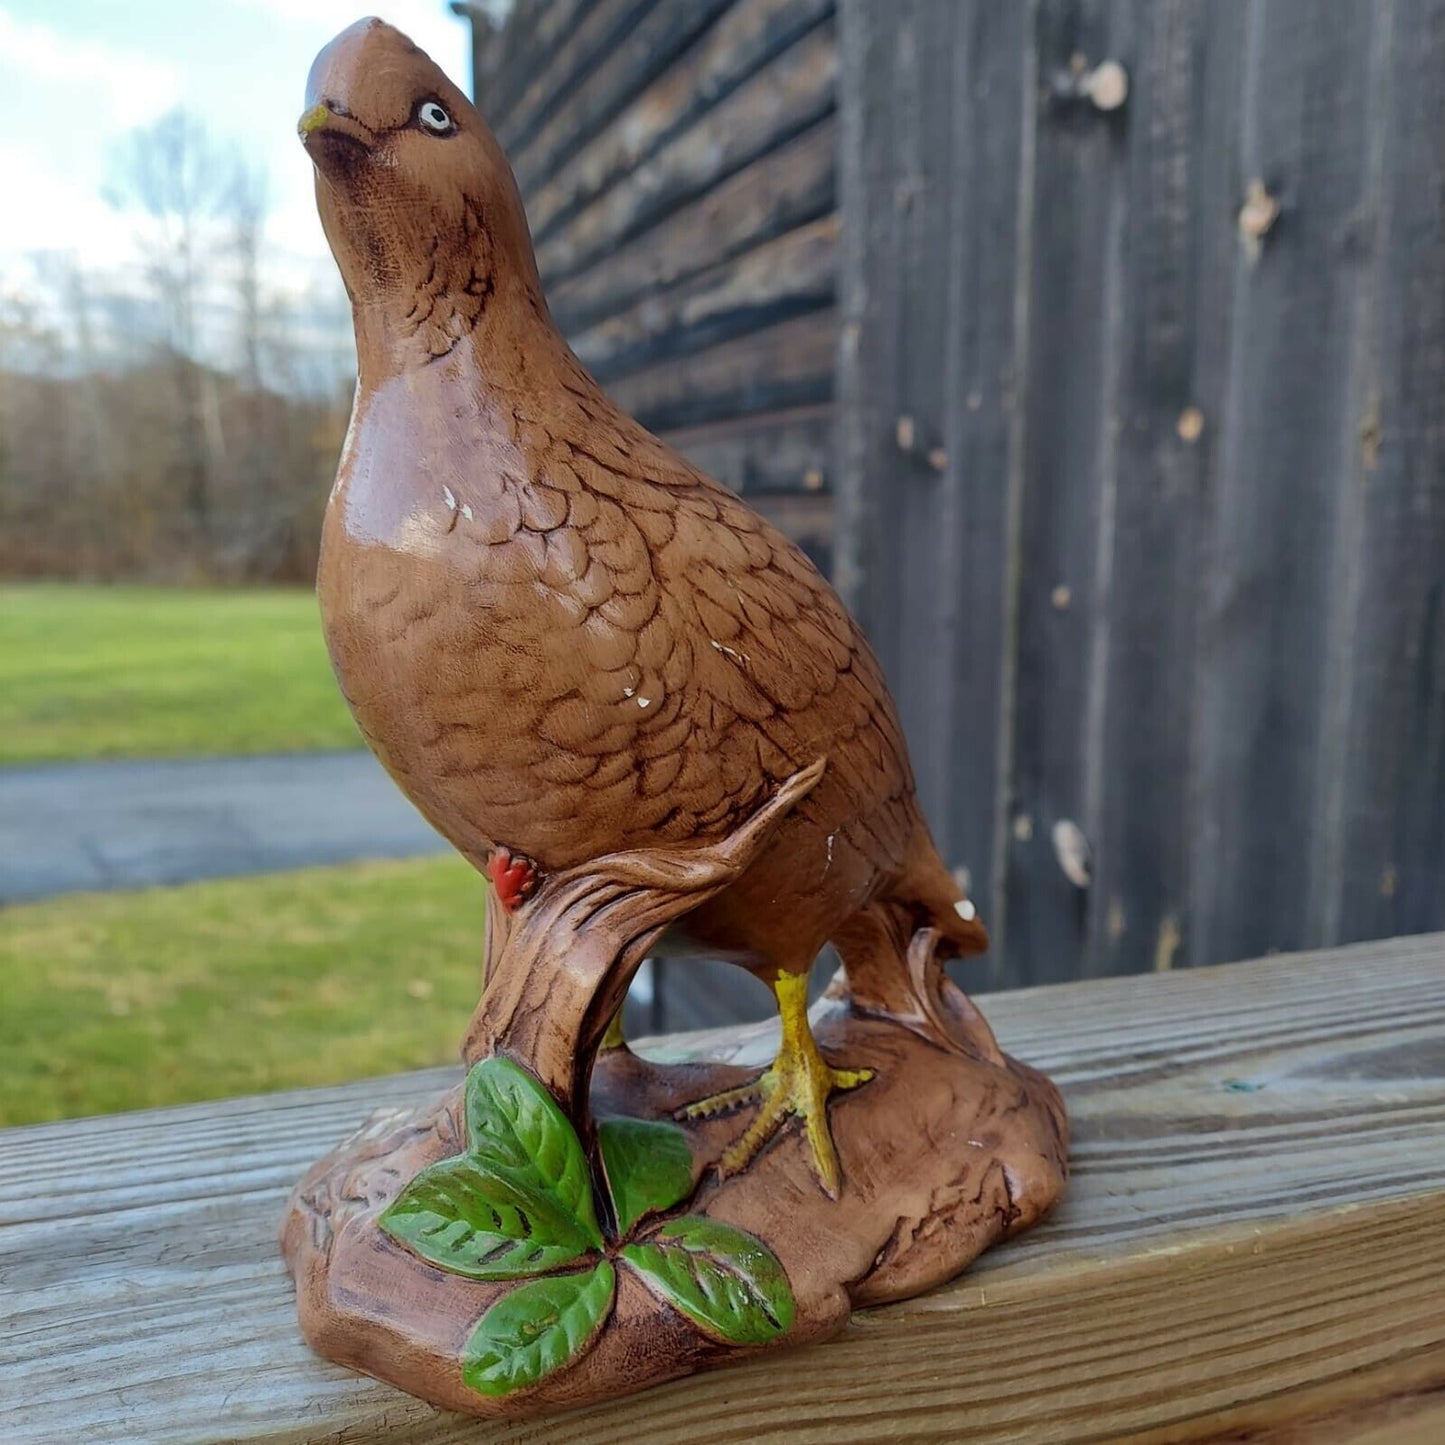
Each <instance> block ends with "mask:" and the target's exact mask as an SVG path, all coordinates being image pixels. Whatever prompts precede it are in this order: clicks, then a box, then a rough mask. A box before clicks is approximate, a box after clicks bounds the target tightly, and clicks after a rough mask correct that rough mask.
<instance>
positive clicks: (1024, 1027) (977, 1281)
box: [0, 935, 1445, 1445]
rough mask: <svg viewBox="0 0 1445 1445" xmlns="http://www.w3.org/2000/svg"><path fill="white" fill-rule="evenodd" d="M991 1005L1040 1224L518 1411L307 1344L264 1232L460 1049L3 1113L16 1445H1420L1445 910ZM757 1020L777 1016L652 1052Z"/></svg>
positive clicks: (1425, 1404) (1436, 1303)
mask: <svg viewBox="0 0 1445 1445" xmlns="http://www.w3.org/2000/svg"><path fill="white" fill-rule="evenodd" d="M989 1014H990V1017H991V1019H992V1021H993V1023H994V1025H995V1028H996V1030H997V1032H998V1034H999V1038H1000V1042H1001V1043H1002V1044H1003V1045H1004V1046H1005V1047H1006V1048H1008V1049H1009V1050H1010V1051H1011V1052H1013V1053H1015V1054H1017V1055H1019V1056H1021V1057H1023V1058H1026V1059H1028V1060H1029V1061H1030V1062H1032V1063H1034V1064H1036V1065H1038V1066H1041V1067H1043V1068H1046V1069H1048V1070H1049V1072H1050V1073H1051V1074H1053V1076H1054V1077H1055V1078H1056V1079H1057V1080H1058V1081H1059V1083H1060V1084H1061V1086H1062V1087H1063V1089H1064V1092H1065V1094H1066V1097H1067V1100H1068V1104H1069V1109H1070V1112H1071V1115H1072V1118H1073V1121H1074V1126H1075V1141H1076V1142H1075V1146H1074V1151H1073V1159H1074V1170H1075V1174H1074V1182H1073V1184H1072V1186H1071V1193H1070V1195H1069V1197H1068V1199H1067V1201H1066V1203H1065V1205H1064V1206H1063V1208H1062V1209H1061V1210H1060V1211H1059V1213H1058V1215H1057V1216H1056V1217H1055V1218H1053V1219H1052V1220H1051V1221H1049V1222H1047V1223H1045V1224H1044V1225H1042V1226H1040V1227H1039V1228H1038V1229H1037V1230H1036V1231H1034V1232H1033V1233H1032V1234H1031V1235H1030V1236H1028V1237H1027V1238H1026V1239H1025V1240H1022V1241H1020V1242H1019V1243H1017V1244H1014V1245H1009V1246H1005V1247H1003V1248H1001V1249H999V1250H997V1251H995V1252H994V1253H992V1254H990V1255H989V1256H987V1257H985V1259H983V1260H982V1261H981V1262H980V1263H979V1264H978V1265H977V1266H976V1267H975V1268H974V1269H973V1270H971V1271H970V1272H969V1274H967V1275H966V1276H965V1277H964V1278H963V1279H962V1280H960V1281H959V1282H957V1283H956V1284H954V1285H952V1286H949V1287H947V1288H945V1289H942V1290H938V1291H935V1292H934V1293H932V1294H930V1295H927V1296H924V1297H923V1298H920V1299H916V1300H913V1301H909V1302H907V1303H904V1304H900V1305H892V1306H888V1307H886V1308H883V1309H878V1310H872V1311H867V1312H864V1313H861V1314H859V1315H858V1316H856V1317H855V1318H854V1321H853V1323H852V1325H851V1326H850V1327H849V1329H848V1331H847V1332H846V1333H845V1335H844V1336H843V1337H842V1338H841V1339H840V1340H839V1341H837V1342H835V1343H832V1344H829V1345H826V1346H821V1347H819V1348H817V1349H814V1350H810V1351H804V1352H800V1353H798V1354H796V1355H793V1356H787V1357H782V1358H779V1359H777V1360H775V1361H769V1362H766V1363H762V1364H759V1365H757V1366H749V1367H745V1368H744V1369H742V1370H731V1371H727V1372H724V1373H721V1374H717V1375H712V1376H707V1377H700V1378H696V1379H693V1380H689V1381H685V1382H683V1383H681V1384H678V1385H675V1386H669V1387H667V1388H665V1389H662V1390H659V1391H656V1392H654V1393H652V1394H649V1395H645V1396H641V1397H638V1398H637V1399H635V1400H632V1401H627V1402H622V1403H619V1404H617V1405H615V1406H609V1407H606V1408H603V1409H599V1410H596V1411H593V1412H590V1413H589V1414H587V1415H583V1416H571V1417H565V1418H563V1419H560V1420H552V1421H542V1422H538V1423H535V1424H531V1425H524V1426H514V1427H510V1428H499V1429H486V1428H483V1427H479V1426H478V1425H477V1424H476V1423H475V1422H472V1421H464V1420H462V1419H460V1418H459V1417H456V1416H446V1415H438V1414H437V1413H436V1412H434V1411H432V1410H431V1409H430V1408H428V1407H426V1406H423V1405H420V1404H418V1403H416V1402H414V1401H410V1400H408V1399H406V1398H405V1397H403V1396H400V1395H398V1394H396V1393H395V1392H394V1391H391V1390H388V1389H385V1388H383V1387H382V1386H380V1385H377V1384H375V1383H373V1382H370V1381H367V1380H364V1379H361V1378H358V1377H355V1376H351V1375H348V1374H347V1373H346V1372H344V1371H341V1370H338V1369H334V1368H332V1367H329V1366H326V1365H324V1364H322V1363H320V1362H318V1361H317V1360H315V1359H314V1358H312V1357H311V1356H310V1355H309V1354H308V1353H307V1352H306V1350H305V1348H304V1347H303V1346H302V1345H301V1343H300V1340H299V1338H298V1337H297V1334H296V1330H295V1322H294V1316H293V1303H292V1299H291V1295H290V1289H289V1285H288V1283H287V1281H286V1278H285V1275H284V1271H283V1270H282V1267H281V1264H280V1261H279V1258H278V1257H277V1255H276V1249H275V1238H274V1235H275V1230H276V1228H277V1225H278V1223H279V1220H280V1215H281V1210H282V1207H283V1204H284V1201H285V1198H286V1194H287V1191H288V1190H289V1188H290V1186H291V1185H292V1183H294V1181H295V1179H296V1177H298V1176H299V1174H300V1173H301V1172H302V1170H303V1169H304V1167H305V1166H306V1165H307V1164H309V1163H310V1161H311V1160H313V1159H314V1158H315V1157H317V1156H318V1155H319V1154H320V1153H321V1152H323V1151H324V1150H325V1149H327V1148H329V1147H330V1146H331V1145H332V1144H334V1143H335V1142H337V1140H339V1139H340V1138H341V1137H342V1136H343V1135H344V1134H345V1133H346V1132H347V1131H348V1130H350V1129H351V1128H353V1127H354V1126H355V1125H356V1124H357V1123H358V1122H359V1121H360V1119H361V1118H362V1117H363V1116H364V1115H365V1114H366V1113H367V1112H368V1111H369V1110H370V1109H373V1108H376V1107H378V1106H382V1105H390V1104H408V1103H413V1102H417V1101H420V1100H423V1099H425V1098H427V1097H429V1096H430V1095H432V1094H433V1093H435V1092H437V1091H439V1090H440V1089H441V1088H442V1087H444V1086H446V1085H448V1084H450V1083H452V1082H454V1081H455V1079H456V1077H457V1073H456V1071H454V1070H432V1071H429V1072H427V1073H423V1074H416V1075H409V1076H406V1077H403V1078H395V1079H387V1080H368V1081H364V1082H362V1083H358V1084H353V1085H348V1086H345V1087H343V1088H336V1089H326V1090H316V1091H310V1092H305V1093H293V1094H279V1095H275V1096H272V1097H270V1098H260V1099H240V1100H233V1101H229V1102H225V1103H218V1104H212V1105H202V1106H196V1107H191V1108H186V1109H175V1110H166V1111H158V1112H153V1113H145V1114H137V1115H130V1116H124V1117H121V1118H114V1119H97V1120H83V1121H77V1122H73V1123H70V1124H62V1125H46V1126H41V1127H37V1128H33V1129H21V1130H12V1131H9V1132H8V1133H5V1134H0V1289H3V1291H4V1294H3V1330H0V1378H3V1380H4V1388H3V1390H0V1439H3V1440H5V1441H6V1442H7V1445H39V1442H53V1441H56V1440H59V1439H64V1440H66V1441H77V1442H110V1441H123V1440H124V1441H135V1440H145V1441H149V1442H155V1445H179V1442H196V1441H214V1440H218V1439H226V1440H237V1441H247V1442H267V1445H298V1442H302V1441H322V1440H324V1441H331V1442H341V1441H346V1442H348V1445H359V1442H363V1441H370V1440H378V1441H379V1440H386V1441H388V1442H394V1445H421V1442H428V1445H442V1442H461V1441H468V1442H480V1441H498V1442H500V1441H517V1442H520V1441H539V1440H553V1439H556V1440H567V1441H569V1442H576V1445H594V1442H595V1445H601V1442H613V1441H616V1440H618V1439H627V1440H629V1441H634V1442H639V1445H641V1442H645V1441H650V1440H656V1441H673V1440H677V1439H690V1440H694V1441H698V1442H709V1445H710V1442H739V1445H740V1442H743V1441H752V1440H760V1439H780V1440H781V1439H787V1440H790V1441H800V1442H823V1441H838V1440H856V1441H870V1440H879V1441H882V1440H890V1441H898V1440H936V1439H939V1438H945V1439H960V1438H967V1439H969V1440H970V1441H976V1442H988V1441H1003V1440H1021V1439H1024V1440H1030V1441H1042V1442H1047V1441H1062V1440H1081V1439H1088V1440H1095V1441H1097V1440H1105V1439H1118V1438H1120V1437H1122V1436H1125V1435H1128V1436H1130V1437H1131V1438H1142V1439H1149V1440H1158V1441H1169V1440H1187V1439H1196V1440H1197V1439H1210V1438H1214V1439H1220V1438H1227V1439H1231V1440H1256V1439H1257V1440H1261V1441H1280V1442H1283V1441H1286V1440H1288V1441H1292V1442H1293V1441H1298V1440H1306V1439H1308V1440H1311V1441H1313V1440H1325V1441H1329V1442H1335V1441H1345V1440H1352V1441H1365V1440H1373V1441H1384V1440H1395V1439H1403V1440H1407V1441H1408V1440H1412V1439H1413V1440H1418V1441H1421V1442H1424V1441H1426V1440H1433V1439H1434V1438H1435V1436H1434V1435H1432V1434H1430V1433H1428V1432H1429V1431H1430V1430H1431V1429H1432V1428H1434V1426H1435V1425H1436V1424H1437V1423H1438V1421H1439V1419H1440V1416H1441V1411H1440V1409H1439V1405H1440V1401H1439V1397H1438V1391H1439V1390H1440V1388H1441V1386H1442V1384H1445V1312H1442V1310H1441V1308H1440V1300H1441V1298H1442V1295H1445V935H1435V936H1430V937H1422V938H1413V939H1401V940H1397V941H1395V942H1392V943H1389V944H1375V945H1364V946H1360V947H1356V948H1350V949H1342V950H1338V951H1335V952H1332V953H1327V954H1313V955H1311V954H1302V955H1298V956H1290V957H1281V958H1274V959H1269V960H1265V961H1261V962H1258V963H1251V964H1241V965H1236V966H1232V967H1225V968H1217V969H1201V970H1194V971H1189V972H1182V973H1172V974H1164V975H1155V976H1151V977H1142V978H1121V979H1113V980H1107V981H1096V982H1091V983H1083V984H1073V985H1065V986H1061V987H1055V988H1050V989H1044V990H1034V991H1029V992H1023V993H1016V994H1006V995H995V996H994V997H992V998H991V999H990V1001H989ZM772 1047H773V1036H772V1035H771V1033H770V1031H769V1030H766V1029H763V1030H759V1031H753V1032H751V1033H748V1034H745V1035H743V1036H741V1037H740V1036H738V1035H728V1036H726V1037H725V1038H723V1039H714V1038H709V1037H708V1036H705V1035H700V1036H693V1037H692V1038H691V1039H687V1040H672V1041H666V1042H661V1041H660V1042H659V1044H658V1045H657V1046H656V1048H655V1049H653V1050H650V1051H652V1052H657V1051H661V1052H664V1053H667V1054H669V1055H672V1056H678V1055H682V1054H688V1055H695V1054H697V1053H699V1052H701V1051H708V1052H711V1053H713V1054H715V1055H718V1054H723V1055H726V1056H728V1057H731V1058H733V1059H735V1060H737V1061H740V1062H753V1061H761V1060H765V1059H766V1058H767V1057H768V1056H769V1055H770V1053H771V1049H772ZM880 1381H881V1382H886V1383H885V1384H880ZM1432 1392H1436V1393H1434V1394H1432ZM1394 1396H1398V1397H1400V1398H1399V1400H1398V1401H1397V1402H1396V1404H1395V1405H1393V1406H1389V1407H1387V1406H1386V1405H1385V1404H1384V1403H1383V1402H1384V1401H1385V1400H1386V1399H1389V1398H1390V1397H1394ZM1304 1421H1315V1422H1317V1423H1319V1424H1320V1429H1321V1430H1324V1429H1325V1428H1326V1426H1328V1429H1329V1430H1330V1431H1332V1432H1333V1433H1322V1434H1318V1435H1317V1434H1313V1433H1309V1434H1305V1433H1298V1432H1299V1431H1300V1430H1301V1429H1302V1426H1301V1422H1304ZM1401 1422H1404V1425H1402V1424H1401ZM1405 1425H1408V1427H1409V1429H1410V1431H1411V1432H1413V1433H1412V1434H1404V1433H1392V1432H1395V1431H1396V1427H1397V1426H1400V1429H1401V1430H1402V1431H1403V1429H1404V1426H1405ZM1311 1429H1313V1426H1311ZM1292 1432H1294V1433H1292Z"/></svg>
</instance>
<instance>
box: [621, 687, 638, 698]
mask: <svg viewBox="0 0 1445 1445" xmlns="http://www.w3.org/2000/svg"><path fill="white" fill-rule="evenodd" d="M636 691H637V689H636V688H635V687H624V688H623V689H622V696H623V697H631V696H632V694H633V693H634V692H636Z"/></svg>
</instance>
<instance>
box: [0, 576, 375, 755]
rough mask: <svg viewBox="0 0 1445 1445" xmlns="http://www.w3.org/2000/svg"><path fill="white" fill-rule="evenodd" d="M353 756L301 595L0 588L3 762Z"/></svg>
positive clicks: (312, 605)
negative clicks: (297, 753)
mask: <svg viewBox="0 0 1445 1445" xmlns="http://www.w3.org/2000/svg"><path fill="white" fill-rule="evenodd" d="M358 746H360V739H359V738H358V736H357V733H356V729H355V727H354V726H353V724H352V721H351V717H350V715H349V714H348V712H347V711H346V705H345V703H344V702H343V701H342V699H341V694H340V693H339V692H338V691H337V687H336V681H335V679H334V678H333V677H332V675H331V667H330V664H329V663H328V661H327V657H326V647H325V644H324V643H323V642H322V640H321V619H320V617H319V615H318V613H317V610H316V598H315V597H314V596H313V595H312V593H311V592H309V591H306V590H303V589H301V588H285V589H281V588H272V589H265V590H260V589H258V590H222V589H206V588H162V587H79V586H70V585H59V584H48V583H47V584H40V585H28V584H7V585H5V586H0V763H21V762H42V761H46V760H52V759H60V758H113V757H184V756H188V755H196V754H203V753H222V754H225V753H232V754H233V753H268V752H289V751H293V750H300V749H310V748H346V747H358Z"/></svg>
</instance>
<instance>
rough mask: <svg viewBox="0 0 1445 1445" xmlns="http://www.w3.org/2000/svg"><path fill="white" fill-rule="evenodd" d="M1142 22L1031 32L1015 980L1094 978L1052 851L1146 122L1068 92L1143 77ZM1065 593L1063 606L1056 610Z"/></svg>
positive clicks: (1084, 724) (1012, 853)
mask: <svg viewBox="0 0 1445 1445" xmlns="http://www.w3.org/2000/svg"><path fill="white" fill-rule="evenodd" d="M1133 20H1134V7H1133V5H1132V4H1129V3H1125V0H1043V3H1042V4H1041V5H1040V7H1039V14H1038V23H1037V26H1036V28H1035V33H1034V37H1033V42H1034V45H1035V47H1036V56H1037V65H1038V76H1039V91H1040V99H1039V102H1038V103H1039V106H1040V111H1039V115H1038V123H1037V139H1036V150H1035V161H1034V176H1033V195H1032V199H1031V206H1030V211H1031V217H1032V225H1033V238H1032V251H1033V260H1032V286H1031V295H1030V301H1029V316H1030V326H1029V335H1028V340H1027V345H1028V360H1027V367H1028V392H1027V412H1026V420H1025V424H1024V432H1025V455H1024V466H1023V478H1024V480H1023V487H1024V491H1023V518H1022V528H1021V548H1022V568H1021V580H1020V587H1019V596H1018V624H1017V626H1018V633H1017V661H1016V668H1017V674H1016V684H1015V697H1014V720H1015V721H1014V731H1013V736H1012V739H1011V755H1012V773H1011V777H1010V779H1009V789H1010V813H1009V819H1008V836H1007V850H1008V851H1007V857H1008V865H1007V880H1006V888H1005V893H1004V898H1005V911H1004V917H1003V920H1002V923H1003V929H1004V950H1003V960H1002V961H1003V968H1004V977H1005V978H1006V979H1007V980H1008V981H1009V982H1011V983H1014V984H1019V983H1042V982H1049V981H1053V980H1057V979H1064V978H1073V977H1077V976H1078V974H1079V973H1080V972H1081V970H1082V966H1083V957H1084V947H1085V939H1086V931H1087V927H1088V918H1089V910H1090V906H1091V902H1092V899H1091V894H1090V890H1089V889H1088V888H1087V887H1084V886H1080V880H1082V879H1084V878H1085V877H1086V876H1087V875H1086V873H1085V872H1084V871H1082V870H1083V868H1084V866H1085V860H1084V858H1083V856H1082V855H1081V854H1079V853H1078V852H1077V850H1074V852H1072V853H1070V854H1069V855H1068V856H1069V857H1070V858H1071V860H1072V861H1071V867H1072V868H1073V869H1074V876H1073V877H1072V878H1071V877H1070V876H1069V874H1068V873H1066V872H1065V870H1064V868H1063V867H1061V866H1060V862H1059V856H1058V855H1059V850H1058V847H1057V846H1056V839H1061V840H1064V841H1068V840H1071V839H1077V838H1079V837H1085V838H1086V837H1087V827H1088V824H1089V818H1088V816H1087V807H1088V803H1089V801H1090V800H1089V798H1088V796H1087V792H1088V777H1087V768H1086V757H1087V751H1088V740H1089V736H1090V732H1091V729H1092V728H1094V727H1095V726H1096V724H1095V721H1094V717H1093V716H1091V712H1090V709H1091V707H1094V708H1097V707H1099V706H1100V705H1101V702H1102V699H1101V697H1100V689H1101V688H1102V687H1103V686H1104V680H1103V679H1102V678H1100V677H1098V676H1096V675H1094V674H1095V673H1096V672H1097V669H1096V668H1094V667H1093V665H1092V657H1093V648H1094V646H1095V644H1096V630H1097V628H1098V627H1099V625H1100V624H1101V617H1102V609H1103V606H1104V603H1105V599H1104V598H1103V597H1101V596H1100V595H1099V588H1100V586H1101V585H1102V586H1107V582H1108V578H1107V572H1105V574H1104V575H1103V576H1101V575H1100V572H1099V563H1100V558H1101V555H1103V556H1104V558H1105V560H1106V562H1107V555H1108V549H1109V548H1110V547H1112V540H1113V539H1112V527H1113V517H1112V502H1111V490H1112V486H1113V482H1114V474H1115V467H1116V461H1115V457H1116V454H1117V441H1118V428H1119V422H1120V413H1119V375H1118V371H1119V363H1120V342H1121V335H1122V314H1123V306H1124V296H1125V285H1126V265H1127V261H1126V256H1125V253H1124V242H1125V220H1126V206H1127V203H1126V197H1125V186H1126V181H1127V157H1128V141H1129V134H1130V130H1131V128H1132V127H1133V126H1134V124H1135V123H1136V120H1137V117H1136V115H1135V114H1134V110H1133V107H1130V106H1126V107H1124V108H1123V109H1122V110H1119V111H1115V112H1113V113H1110V114H1104V113H1101V112H1100V111H1098V110H1096V109H1095V108H1094V107H1093V106H1092V105H1090V104H1088V103H1087V102H1084V101H1078V100H1069V99H1063V98H1060V97H1058V96H1057V94H1056V93H1055V91H1056V88H1057V87H1058V86H1060V85H1062V84H1063V79H1062V78H1063V77H1066V76H1067V75H1068V74H1069V73H1070V71H1071V69H1074V68H1076V67H1075V64H1074V61H1073V58H1074V57H1076V56H1078V57H1082V63H1083V64H1084V65H1097V64H1098V63H1099V62H1100V61H1103V60H1105V59H1113V60H1117V61H1119V62H1120V63H1121V64H1124V65H1125V66H1129V65H1131V63H1132V60H1133V55H1134V37H1133V34H1132V31H1133ZM1106 481H1107V483H1108V486H1107V488H1106V486H1105V483H1106ZM1101 549H1102V554H1101ZM1060 589H1067V597H1068V605H1067V606H1060V605H1057V600H1056V599H1060V598H1062V597H1063V596H1064V595H1065V594H1064V593H1063V592H1061V591H1060ZM997 981H999V982H1001V981H1002V980H997Z"/></svg>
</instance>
